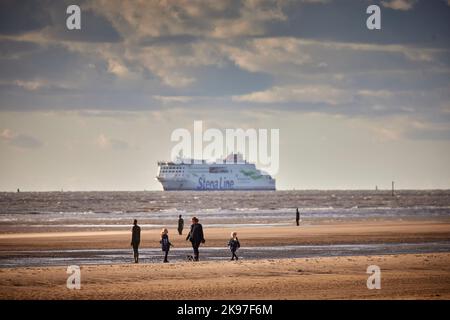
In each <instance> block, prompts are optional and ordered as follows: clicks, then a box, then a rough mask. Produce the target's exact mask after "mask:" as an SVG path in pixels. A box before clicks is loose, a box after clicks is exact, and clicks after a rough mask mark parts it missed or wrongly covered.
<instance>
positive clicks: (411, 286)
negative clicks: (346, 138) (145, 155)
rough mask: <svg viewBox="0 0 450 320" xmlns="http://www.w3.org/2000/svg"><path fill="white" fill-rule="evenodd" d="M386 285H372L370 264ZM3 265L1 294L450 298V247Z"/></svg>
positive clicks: (52, 296)
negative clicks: (74, 286) (71, 281)
mask: <svg viewBox="0 0 450 320" xmlns="http://www.w3.org/2000/svg"><path fill="white" fill-rule="evenodd" d="M373 264H375V265H378V266H379V267H380V268H381V289H380V290H369V289H367V286H366V281H367V277H368V276H369V275H368V274H366V269H367V267H368V266H369V265H373ZM66 279H67V274H66V268H65V267H44V268H14V269H0V298H1V299H193V300H197V299H450V253H439V254H406V255H386V256H359V257H327V258H313V259H308V258H306V259H282V260H277V259H272V260H250V261H245V262H233V261H227V262H224V261H211V262H198V263H194V262H183V263H176V264H174V263H169V264H139V265H135V264H126V265H103V266H82V267H81V289H80V290H69V289H67V288H66Z"/></svg>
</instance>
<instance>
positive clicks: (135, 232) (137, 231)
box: [131, 219, 141, 263]
mask: <svg viewBox="0 0 450 320" xmlns="http://www.w3.org/2000/svg"><path fill="white" fill-rule="evenodd" d="M133 224H134V226H133V229H132V230H131V246H132V247H133V252H134V263H138V262H139V243H140V242H141V227H139V226H138V225H137V220H136V219H134V222H133Z"/></svg>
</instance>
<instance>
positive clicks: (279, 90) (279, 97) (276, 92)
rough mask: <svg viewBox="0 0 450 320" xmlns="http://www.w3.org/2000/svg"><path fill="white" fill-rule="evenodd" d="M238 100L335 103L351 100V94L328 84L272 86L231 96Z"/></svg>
mask: <svg viewBox="0 0 450 320" xmlns="http://www.w3.org/2000/svg"><path fill="white" fill-rule="evenodd" d="M233 99H234V100H235V101H239V102H257V103H286V102H297V103H302V102H309V103H326V104H329V105H337V104H342V103H347V102H350V101H351V100H352V94H351V93H350V92H348V91H346V90H341V89H336V88H333V87H329V86H306V87H295V86H289V87H273V88H271V89H269V90H265V91H259V92H253V93H250V94H246V95H241V96H235V97H233Z"/></svg>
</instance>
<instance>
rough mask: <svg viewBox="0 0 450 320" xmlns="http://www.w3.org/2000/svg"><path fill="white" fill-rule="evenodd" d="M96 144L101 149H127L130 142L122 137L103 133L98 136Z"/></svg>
mask: <svg viewBox="0 0 450 320" xmlns="http://www.w3.org/2000/svg"><path fill="white" fill-rule="evenodd" d="M95 144H96V145H97V146H98V147H100V148H101V149H113V150H126V149H128V148H129V147H130V145H129V144H128V142H126V141H124V140H121V139H115V138H109V137H107V136H106V135H105V134H103V133H102V134H100V135H99V136H98V137H97V139H96V140H95Z"/></svg>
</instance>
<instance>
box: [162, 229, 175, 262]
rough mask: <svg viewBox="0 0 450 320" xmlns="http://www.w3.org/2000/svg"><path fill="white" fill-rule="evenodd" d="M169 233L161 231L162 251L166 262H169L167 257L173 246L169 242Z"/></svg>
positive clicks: (164, 230)
mask: <svg viewBox="0 0 450 320" xmlns="http://www.w3.org/2000/svg"><path fill="white" fill-rule="evenodd" d="M168 233H169V231H168V230H167V229H166V228H164V229H162V230H161V240H160V241H159V243H161V249H162V251H164V262H169V261H168V260H167V255H168V254H169V250H170V247H171V246H173V245H172V244H171V243H170V241H169V235H168Z"/></svg>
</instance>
